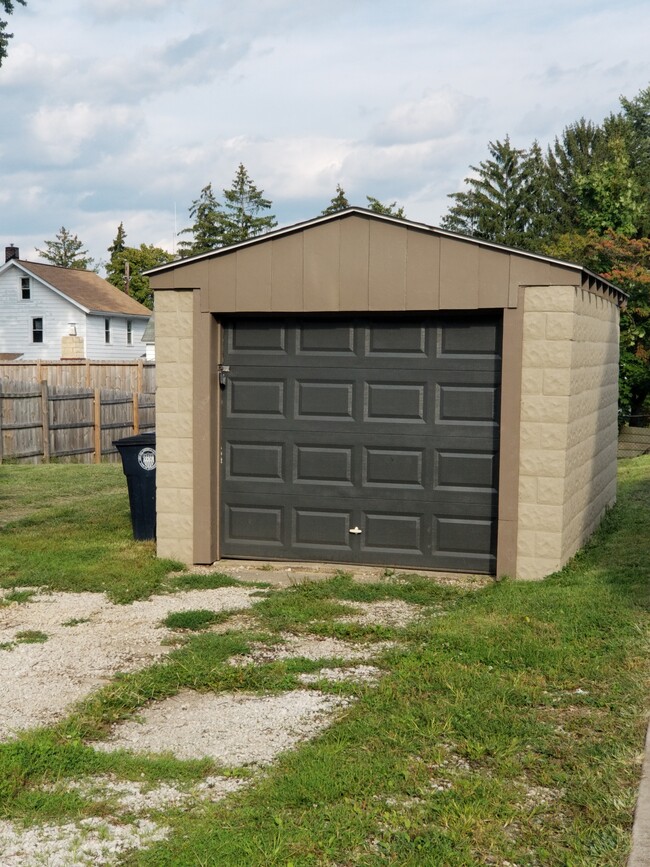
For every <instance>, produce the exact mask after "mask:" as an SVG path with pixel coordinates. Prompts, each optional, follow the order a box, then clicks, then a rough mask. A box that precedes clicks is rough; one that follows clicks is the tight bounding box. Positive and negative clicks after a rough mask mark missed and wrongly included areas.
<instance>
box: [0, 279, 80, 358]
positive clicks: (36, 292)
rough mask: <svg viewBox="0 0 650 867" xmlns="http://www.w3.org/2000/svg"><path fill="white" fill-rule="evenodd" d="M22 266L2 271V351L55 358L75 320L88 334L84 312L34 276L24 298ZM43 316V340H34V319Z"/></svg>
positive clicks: (0, 294)
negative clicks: (28, 296)
mask: <svg viewBox="0 0 650 867" xmlns="http://www.w3.org/2000/svg"><path fill="white" fill-rule="evenodd" d="M24 276H25V274H24V272H23V271H21V270H20V269H19V268H16V267H14V268H8V269H7V270H6V271H4V272H3V274H1V275H0V310H1V311H2V312H1V314H0V352H20V353H22V357H23V358H25V359H26V360H33V359H37V358H42V359H48V360H56V359H58V358H60V357H61V338H62V337H63V336H64V335H66V334H68V333H69V330H70V326H69V323H70V322H76V325H77V335H78V336H79V337H85V313H84V312H83V311H82V310H80V309H79V308H78V307H77V306H75V305H74V304H73V303H72V302H70V301H67V300H66V299H65V298H62V297H61V296H60V295H57V294H56V293H55V292H52V290H51V289H48V288H47V287H46V286H44V285H43V284H42V283H40V281H38V280H37V279H36V278H35V277H30V296H31V297H30V298H29V300H24V299H23V298H22V292H21V278H22V277H24ZM36 318H41V319H42V320H43V342H42V343H34V342H33V340H32V322H33V320H34V319H36Z"/></svg>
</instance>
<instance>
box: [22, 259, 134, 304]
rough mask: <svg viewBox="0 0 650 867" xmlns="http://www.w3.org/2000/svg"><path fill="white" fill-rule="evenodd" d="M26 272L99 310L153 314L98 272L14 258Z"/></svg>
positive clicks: (77, 300) (79, 302) (80, 302)
mask: <svg viewBox="0 0 650 867" xmlns="http://www.w3.org/2000/svg"><path fill="white" fill-rule="evenodd" d="M13 261H15V262H16V264H18V265H20V266H21V267H22V268H24V269H25V271H28V272H29V273H30V274H33V275H34V277H38V278H39V279H41V280H44V281H45V282H46V283H49V284H50V286H53V287H54V288H55V289H58V290H59V291H60V292H63V294H64V295H67V296H68V298H71V299H72V300H73V301H76V302H77V303H78V304H81V305H82V306H83V307H86V308H87V309H88V310H91V311H93V312H96V313H122V314H125V315H127V316H151V310H149V309H148V308H147V307H145V306H144V304H140V302H139V301H136V300H135V298H131V297H130V296H129V295H126V293H124V292H121V291H120V290H119V289H117V288H116V287H115V286H113V285H112V284H111V283H109V282H108V281H107V280H104V278H103V277H100V276H99V274H95V272H94V271H80V270H76V269H74V268H61V267H59V266H58V265H43V264H41V263H40V262H28V261H26V260H24V259H15V260H13Z"/></svg>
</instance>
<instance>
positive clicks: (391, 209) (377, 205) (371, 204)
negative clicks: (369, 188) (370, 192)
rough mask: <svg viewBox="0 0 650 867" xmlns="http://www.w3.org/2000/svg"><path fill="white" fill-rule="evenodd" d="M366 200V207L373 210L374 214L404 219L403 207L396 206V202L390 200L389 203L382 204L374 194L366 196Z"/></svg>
mask: <svg viewBox="0 0 650 867" xmlns="http://www.w3.org/2000/svg"><path fill="white" fill-rule="evenodd" d="M366 199H367V200H368V209H369V210H371V211H373V212H374V213H375V214H385V215H386V216H387V217H397V218H398V219H399V220H404V219H406V217H405V214H404V208H401V207H400V208H398V207H397V202H391V204H390V205H384V204H382V203H381V202H380V201H379V199H375V198H374V196H366Z"/></svg>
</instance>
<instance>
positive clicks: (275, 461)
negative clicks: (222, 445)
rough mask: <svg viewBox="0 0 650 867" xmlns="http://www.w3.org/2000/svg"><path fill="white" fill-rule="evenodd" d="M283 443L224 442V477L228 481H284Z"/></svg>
mask: <svg viewBox="0 0 650 867" xmlns="http://www.w3.org/2000/svg"><path fill="white" fill-rule="evenodd" d="M284 450H285V447H284V444H283V443H261V442H238V441H236V440H234V441H233V440H231V441H229V442H227V443H226V456H225V459H226V463H225V478H226V479H227V480H229V481H238V480H239V481H243V482H244V483H246V484H250V483H251V482H257V483H263V482H284V481H285V478H286V474H285V471H284Z"/></svg>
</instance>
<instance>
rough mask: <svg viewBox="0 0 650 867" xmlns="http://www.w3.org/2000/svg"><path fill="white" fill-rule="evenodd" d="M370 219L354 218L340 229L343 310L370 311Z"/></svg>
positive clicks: (341, 305)
mask: <svg viewBox="0 0 650 867" xmlns="http://www.w3.org/2000/svg"><path fill="white" fill-rule="evenodd" d="M369 260H370V221H369V220H364V219H362V218H358V217H355V218H354V219H351V220H348V221H347V223H346V224H345V227H342V231H341V283H340V287H341V289H340V291H341V296H340V307H341V310H368V309H369V306H370V299H369V279H370V278H369Z"/></svg>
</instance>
